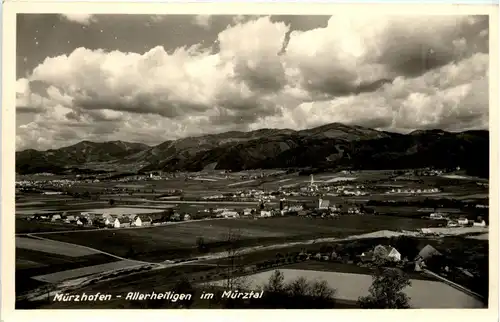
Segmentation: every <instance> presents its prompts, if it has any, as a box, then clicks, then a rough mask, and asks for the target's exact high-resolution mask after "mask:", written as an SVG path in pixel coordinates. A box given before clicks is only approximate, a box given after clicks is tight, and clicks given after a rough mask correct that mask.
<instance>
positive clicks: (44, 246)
mask: <svg viewBox="0 0 500 322" xmlns="http://www.w3.org/2000/svg"><path fill="white" fill-rule="evenodd" d="M16 248H21V249H30V250H36V251H39V252H43V253H50V254H60V255H64V256H69V257H79V256H87V255H92V254H96V253H98V252H97V251H95V250H92V249H89V248H85V247H80V246H78V245H70V244H67V243H61V242H58V241H54V240H47V239H35V238H26V237H16Z"/></svg>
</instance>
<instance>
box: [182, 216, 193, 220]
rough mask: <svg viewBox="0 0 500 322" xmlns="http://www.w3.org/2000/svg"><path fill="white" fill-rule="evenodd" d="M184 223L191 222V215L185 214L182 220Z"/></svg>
mask: <svg viewBox="0 0 500 322" xmlns="http://www.w3.org/2000/svg"><path fill="white" fill-rule="evenodd" d="M182 220H183V221H188V220H191V215H190V214H184V217H183V218H182Z"/></svg>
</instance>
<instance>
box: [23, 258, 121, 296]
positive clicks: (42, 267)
mask: <svg viewBox="0 0 500 322" xmlns="http://www.w3.org/2000/svg"><path fill="white" fill-rule="evenodd" d="M113 261H116V259H115V258H113V257H110V256H107V255H103V254H92V255H86V256H79V257H74V256H64V255H61V254H54V253H45V252H40V251H37V250H31V249H23V248H16V273H15V279H16V284H15V285H16V295H17V294H19V293H23V292H25V291H28V290H31V289H33V288H36V287H39V286H42V285H44V284H45V283H44V282H42V281H37V280H34V279H32V277H34V276H38V275H44V274H51V273H56V272H60V271H65V270H70V269H76V268H80V267H86V266H91V265H98V264H104V263H109V262H113ZM27 263H30V265H27Z"/></svg>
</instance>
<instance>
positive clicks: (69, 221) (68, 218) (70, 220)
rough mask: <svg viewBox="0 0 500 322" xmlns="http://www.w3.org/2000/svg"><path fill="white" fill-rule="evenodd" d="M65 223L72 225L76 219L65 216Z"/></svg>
mask: <svg viewBox="0 0 500 322" xmlns="http://www.w3.org/2000/svg"><path fill="white" fill-rule="evenodd" d="M64 221H65V222H66V223H72V222H76V217H75V216H73V215H68V216H66V219H65V220H64Z"/></svg>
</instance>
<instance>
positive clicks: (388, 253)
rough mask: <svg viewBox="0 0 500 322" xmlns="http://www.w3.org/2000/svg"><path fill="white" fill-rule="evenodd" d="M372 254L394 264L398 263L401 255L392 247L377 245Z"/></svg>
mask: <svg viewBox="0 0 500 322" xmlns="http://www.w3.org/2000/svg"><path fill="white" fill-rule="evenodd" d="M373 254H374V255H376V254H378V255H379V256H380V255H382V256H383V257H384V258H385V259H387V260H391V261H394V262H399V261H400V260H401V254H400V253H399V252H398V250H397V249H396V248H394V247H392V246H384V245H378V246H376V247H375V249H374V250H373Z"/></svg>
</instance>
